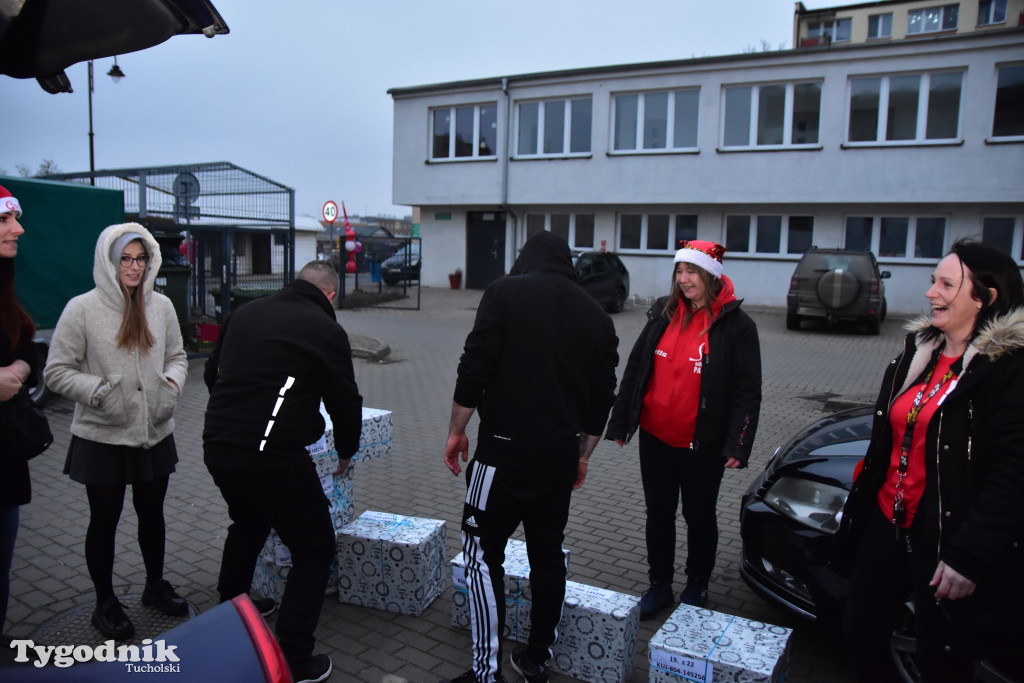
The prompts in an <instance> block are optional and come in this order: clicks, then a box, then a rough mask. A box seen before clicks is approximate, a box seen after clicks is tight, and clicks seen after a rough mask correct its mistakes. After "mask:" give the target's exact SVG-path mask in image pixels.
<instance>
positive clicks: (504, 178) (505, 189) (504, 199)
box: [501, 76, 519, 253]
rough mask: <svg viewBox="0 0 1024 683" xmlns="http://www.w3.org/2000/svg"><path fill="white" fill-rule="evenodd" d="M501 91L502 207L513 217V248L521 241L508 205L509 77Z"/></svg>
mask: <svg viewBox="0 0 1024 683" xmlns="http://www.w3.org/2000/svg"><path fill="white" fill-rule="evenodd" d="M501 92H502V93H504V95H505V155H504V158H503V159H502V162H501V208H502V209H503V210H504V211H506V212H507V213H508V215H509V216H511V217H512V243H513V246H512V249H513V253H515V245H516V244H518V242H519V235H518V232H519V219H518V217H517V216H516V212H515V211H513V210H512V207H510V206H509V205H508V162H509V159H511V158H512V97H511V96H510V95H509V92H508V77H507V76H506V77H504V78H502V79H501Z"/></svg>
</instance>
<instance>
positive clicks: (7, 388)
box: [0, 365, 25, 401]
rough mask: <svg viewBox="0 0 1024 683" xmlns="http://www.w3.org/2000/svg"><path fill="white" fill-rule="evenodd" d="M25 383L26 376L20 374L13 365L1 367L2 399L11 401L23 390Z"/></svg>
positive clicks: (0, 395)
mask: <svg viewBox="0 0 1024 683" xmlns="http://www.w3.org/2000/svg"><path fill="white" fill-rule="evenodd" d="M24 383H25V380H24V378H23V377H22V376H21V375H19V374H18V372H17V370H15V369H14V366H13V365H8V366H7V367H4V368H0V401H9V400H11V399H12V398H14V397H15V396H16V395H17V394H18V392H19V391H21V385H22V384H24Z"/></svg>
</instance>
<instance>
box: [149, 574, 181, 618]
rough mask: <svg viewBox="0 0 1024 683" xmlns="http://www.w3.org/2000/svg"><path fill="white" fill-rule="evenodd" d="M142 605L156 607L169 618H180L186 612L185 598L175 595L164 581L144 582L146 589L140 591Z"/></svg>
mask: <svg viewBox="0 0 1024 683" xmlns="http://www.w3.org/2000/svg"><path fill="white" fill-rule="evenodd" d="M142 604H143V605H149V606H150V607H156V608H157V609H158V610H160V611H161V612H163V613H164V614H169V615H171V616H180V615H182V614H185V612H188V603H187V602H185V598H183V597H181V596H180V595H178V594H177V593H175V592H174V589H173V588H172V587H171V584H170V583H169V582H168V581H166V580H164V579H158V580H157V581H146V587H145V588H144V589H143V591H142Z"/></svg>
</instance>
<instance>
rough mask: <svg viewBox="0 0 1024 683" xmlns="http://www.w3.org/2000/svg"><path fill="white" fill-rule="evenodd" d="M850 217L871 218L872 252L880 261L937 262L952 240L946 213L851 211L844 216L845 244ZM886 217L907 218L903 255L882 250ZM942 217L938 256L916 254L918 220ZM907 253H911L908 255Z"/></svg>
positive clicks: (844, 242)
mask: <svg viewBox="0 0 1024 683" xmlns="http://www.w3.org/2000/svg"><path fill="white" fill-rule="evenodd" d="M850 218H870V219H871V247H870V248H871V253H873V254H875V256H876V257H877V258H878V260H879V261H882V260H885V261H890V262H892V261H898V262H901V263H935V261H936V259H938V258H942V255H943V254H945V253H946V251H947V250H948V249H949V240H950V225H951V224H950V218H949V216H948V215H945V214H935V213H927V214H926V213H922V214H917V215H915V214H902V215H897V214H889V213H850V214H847V215H844V216H843V244H844V245H845V244H846V222H847V220H848V219H850ZM886 218H905V219H907V241H906V243H905V244H904V245H903V253H904V255H903V256H886V255H882V252H881V250H880V245H881V239H882V220H884V219H886ZM929 218H941V219H943V221H944V223H943V230H942V244H941V245H940V247H939V255H938V256H914V255H913V253H914V246H915V245H916V244H917V222H918V221H919V220H922V219H929ZM907 254H910V255H909V256H907Z"/></svg>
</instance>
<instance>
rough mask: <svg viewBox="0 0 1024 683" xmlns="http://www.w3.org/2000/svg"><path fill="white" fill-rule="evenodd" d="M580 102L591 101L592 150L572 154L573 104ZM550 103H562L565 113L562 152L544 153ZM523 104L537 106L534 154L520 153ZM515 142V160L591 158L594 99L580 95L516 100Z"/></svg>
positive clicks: (592, 133) (591, 129) (591, 132)
mask: <svg viewBox="0 0 1024 683" xmlns="http://www.w3.org/2000/svg"><path fill="white" fill-rule="evenodd" d="M580 100H590V142H591V144H590V148H589V149H588V150H587V151H585V152H570V151H569V149H570V145H571V143H572V103H573V102H576V101H580ZM549 102H561V103H562V104H563V105H565V106H564V107H563V109H564V111H563V112H562V117H563V124H562V125H563V128H562V130H563V131H564V132H563V134H562V151H560V152H547V153H545V152H544V123H545V119H544V109H545V107H546V106H547V104H548V103H549ZM523 104H536V105H537V139H536V140H535V141H534V142H535V143H536V145H537V147H536V149H537V151H536V152H535V153H534V154H521V153H520V152H519V136H520V134H521V132H520V127H519V123H520V121H519V111H520V109H519V107H520V106H521V105H523ZM513 110H514V111H515V142H514V143H513V147H512V149H513V150H515V153H514V154H513V155H512V158H513V159H555V158H564V157H589V156H591V155H592V154H593V149H594V145H593V138H594V98H593V96H592V95H580V96H578V97H547V98H544V99H542V100H535V99H524V100H516V102H515V106H514V107H513Z"/></svg>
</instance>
